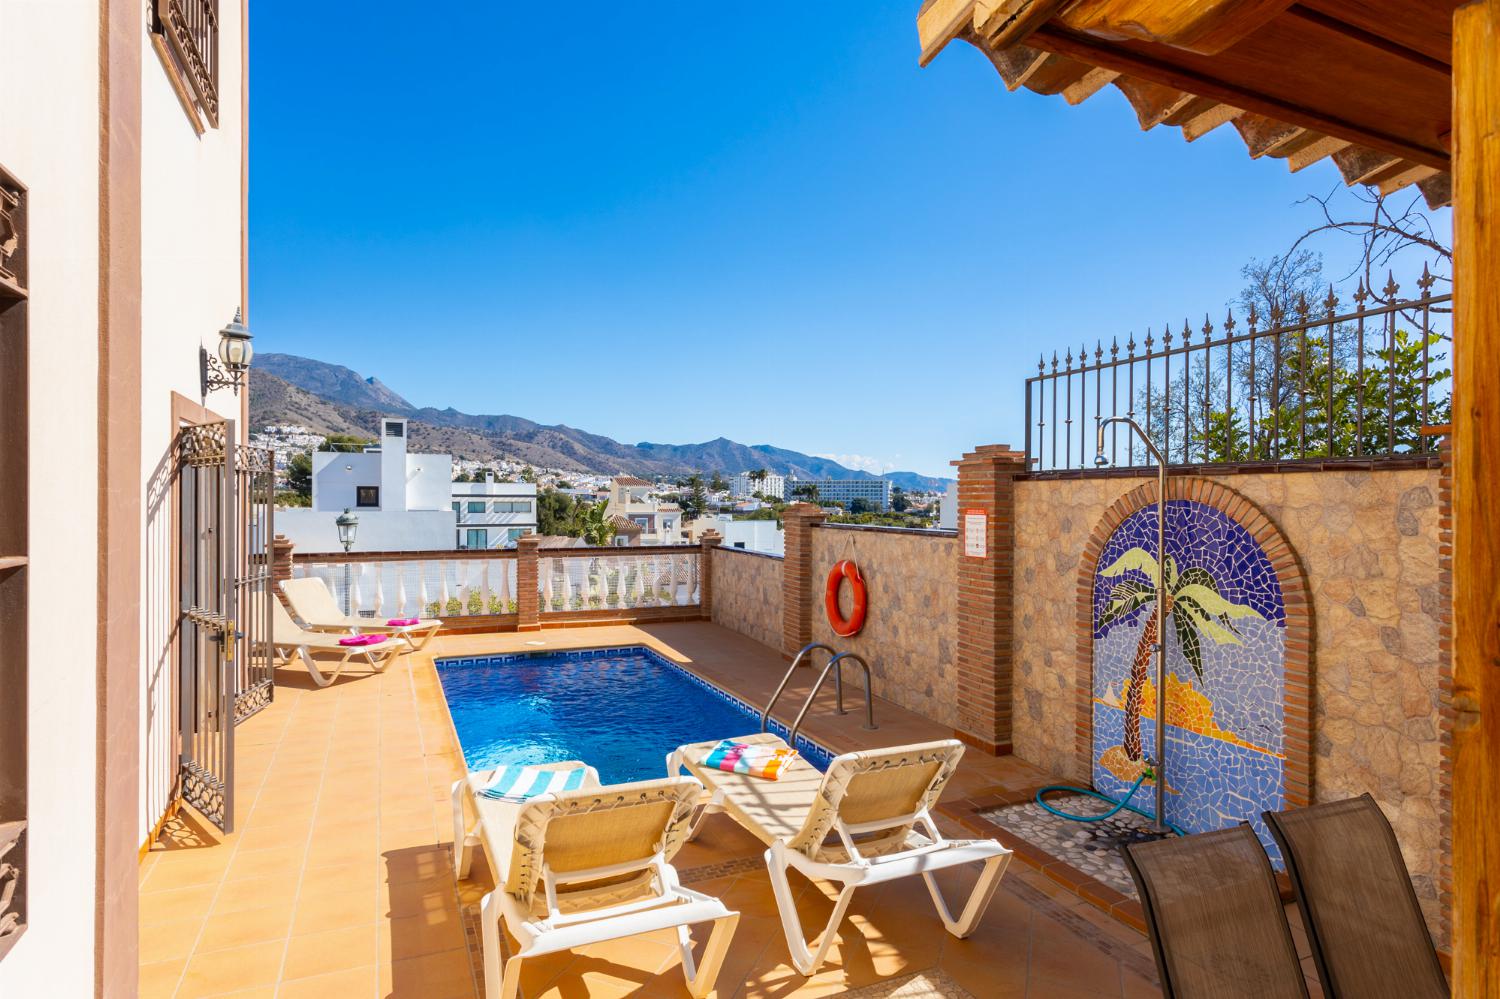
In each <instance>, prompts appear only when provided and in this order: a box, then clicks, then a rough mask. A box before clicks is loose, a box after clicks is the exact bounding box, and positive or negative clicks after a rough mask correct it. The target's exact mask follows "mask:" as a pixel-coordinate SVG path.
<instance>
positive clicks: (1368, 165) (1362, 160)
mask: <svg viewBox="0 0 1500 999" xmlns="http://www.w3.org/2000/svg"><path fill="white" fill-rule="evenodd" d="M1399 162H1401V158H1400V157H1399V156H1392V155H1391V154H1390V153H1382V152H1378V151H1376V150H1374V149H1366V148H1365V147H1364V146H1351V147H1349V148H1348V149H1346V150H1344V151H1343V152H1341V153H1338V154H1336V155H1335V156H1334V157H1333V163H1334V165H1335V166H1337V167H1338V168H1339V173H1341V174H1343V177H1344V183H1346V184H1363V183H1366V182H1367V181H1369V180H1370V178H1372V177H1374V176H1375V175H1376V174H1378V173H1380V172H1382V171H1383V170H1386V169H1388V168H1389V167H1390V166H1391V165H1392V164H1393V163H1399Z"/></svg>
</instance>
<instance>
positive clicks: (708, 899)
mask: <svg viewBox="0 0 1500 999" xmlns="http://www.w3.org/2000/svg"><path fill="white" fill-rule="evenodd" d="M583 766H584V764H582V763H576V762H575V763H556V764H545V765H543V769H546V768H551V769H570V768H578V767H583ZM490 776H491V774H490V773H489V772H484V773H474V774H470V775H469V776H468V777H466V778H465V779H463V780H459V781H456V782H454V784H453V794H452V800H453V823H454V828H453V846H454V852H455V855H456V856H455V862H456V867H457V871H458V876H459V877H460V878H463V877H467V876H468V873H469V867H470V863H471V861H472V857H473V849H474V847H475V846H478V845H483V847H484V850H485V855H486V857H487V858H488V860H489V865H490V868H491V870H492V871H493V872H494V876H495V881H496V887H495V890H494V891H492V892H490V893H489V894H488V895H486V896H485V897H484V899H483V901H482V902H481V904H480V910H481V920H482V922H483V938H484V978H485V991H486V996H487V999H515V996H516V994H517V990H518V988H519V983H520V974H521V963H522V961H524V960H526V959H528V958H533V957H540V956H542V955H544V954H553V953H556V952H558V951H564V950H572V949H574V948H577V947H584V946H587V945H589V944H595V943H602V942H604V941H606V940H618V939H621V938H625V937H633V936H637V935H639V934H643V933H653V932H657V931H660V930H667V929H671V930H675V932H676V936H677V944H678V949H679V951H680V952H681V955H682V971H683V976H684V977H685V978H686V979H687V985H688V991H689V992H690V993H691V994H692V995H693V996H695V997H698V999H701V997H703V996H706V995H708V993H709V992H710V991H712V990H713V986H714V980H715V979H716V978H717V977H718V974H719V968H720V967H721V966H722V965H723V963H724V955H725V953H726V951H727V950H728V947H729V940H730V937H732V936H733V935H734V928H735V925H736V924H737V923H738V921H739V913H737V912H733V911H731V910H729V909H727V908H725V906H724V903H723V902H721V901H719V900H718V899H717V898H713V897H712V896H709V895H704V894H702V893H701V892H696V891H693V890H692V889H690V888H684V887H683V886H682V884H681V883H680V882H679V881H678V878H677V871H676V870H675V869H674V868H673V867H672V864H671V860H672V857H673V856H675V855H676V853H677V851H678V850H679V849H680V848H681V847H682V844H683V843H684V842H686V841H687V838H688V831H689V827H690V823H691V820H692V815H693V810H694V807H695V806H696V804H697V801H698V799H699V797H700V796H701V794H702V793H703V788H702V785H701V784H699V783H698V782H697V781H696V780H693V779H692V778H690V777H677V778H670V779H667V780H651V781H638V782H636V783H632V784H613V785H609V786H600V784H599V776H598V774H597V773H595V772H594V770H593V768H587V770H586V774H585V777H584V781H583V784H582V786H581V787H580V789H579V790H575V791H563V792H560V793H556V794H542V795H539V796H537V797H533V798H531V799H529V800H527V801H508V800H499V799H495V798H490V797H487V796H485V795H484V794H483V793H481V792H482V789H483V788H484V787H485V785H486V784H487V783H488V781H489V779H490ZM471 816H472V817H473V819H472V822H471V820H470V817H471ZM502 920H503V921H504V923H505V927H506V928H507V929H509V930H510V932H511V935H512V936H514V937H515V938H516V940H517V941H518V943H519V947H518V949H517V950H516V952H515V953H514V954H512V955H511V956H510V958H509V959H508V960H505V961H504V962H503V965H502V961H501V951H500V943H501V934H500V923H501V921H502ZM698 923H712V924H713V930H712V932H711V933H710V935H709V938H708V943H707V945H706V946H705V948H704V951H703V956H702V959H701V960H699V961H696V962H695V961H694V958H693V950H692V940H691V938H690V937H689V935H688V927H689V926H691V925H694V924H698ZM579 994H580V995H581V994H582V993H579Z"/></svg>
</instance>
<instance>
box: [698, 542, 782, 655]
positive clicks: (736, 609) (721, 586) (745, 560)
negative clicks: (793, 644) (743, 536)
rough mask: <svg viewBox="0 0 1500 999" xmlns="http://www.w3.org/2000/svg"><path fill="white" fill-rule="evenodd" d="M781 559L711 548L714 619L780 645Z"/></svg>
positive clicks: (760, 640)
mask: <svg viewBox="0 0 1500 999" xmlns="http://www.w3.org/2000/svg"><path fill="white" fill-rule="evenodd" d="M781 563H782V560H781V559H780V558H778V557H777V556H775V555H762V554H760V553H759V552H750V551H745V550H744V549H742V548H724V547H722V546H721V547H718V548H715V549H713V556H712V571H713V588H714V589H713V593H714V599H713V622H714V624H717V625H720V626H721V627H724V628H729V629H731V630H733V631H737V632H739V633H740V634H742V635H744V636H746V637H747V638H753V639H755V640H756V641H757V642H760V643H761V644H762V645H769V646H770V647H771V648H773V649H780V648H781Z"/></svg>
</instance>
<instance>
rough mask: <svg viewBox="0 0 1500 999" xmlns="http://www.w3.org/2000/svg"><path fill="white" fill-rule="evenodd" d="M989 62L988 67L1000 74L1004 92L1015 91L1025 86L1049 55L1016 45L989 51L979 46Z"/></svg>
mask: <svg viewBox="0 0 1500 999" xmlns="http://www.w3.org/2000/svg"><path fill="white" fill-rule="evenodd" d="M979 51H981V52H983V53H984V54H985V56H986V57H987V58H988V59H989V60H990V65H992V66H994V67H995V72H997V73H999V74H1000V79H1001V80H1002V81H1004V83H1005V89H1006V90H1017V89H1019V88H1021V87H1023V86H1025V84H1026V81H1027V80H1029V79H1031V77H1032V75H1033V74H1034V73H1036V71H1037V70H1039V69H1041V68H1042V64H1043V63H1044V62H1046V61H1047V59H1048V58H1050V56H1051V53H1049V52H1043V51H1041V50H1040V49H1033V48H1027V47H1026V46H1025V45H1017V46H1014V47H1013V48H1008V49H990V48H986V47H985V46H983V45H981V46H979Z"/></svg>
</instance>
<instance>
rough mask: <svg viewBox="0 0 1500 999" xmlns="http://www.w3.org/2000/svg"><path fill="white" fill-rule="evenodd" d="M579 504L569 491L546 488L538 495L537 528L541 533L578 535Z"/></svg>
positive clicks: (573, 536) (567, 535)
mask: <svg viewBox="0 0 1500 999" xmlns="http://www.w3.org/2000/svg"><path fill="white" fill-rule="evenodd" d="M578 506H579V504H578V503H577V502H576V501H574V499H573V497H572V496H569V495H568V494H567V493H564V492H559V491H557V490H556V489H544V490H542V491H541V492H540V493H538V494H537V497H536V528H537V533H539V534H548V535H552V536H554V537H570V538H576V537H578V527H577V515H578Z"/></svg>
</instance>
